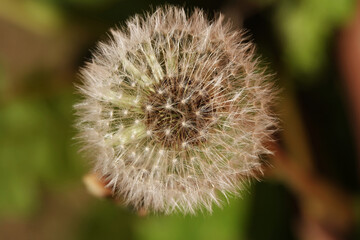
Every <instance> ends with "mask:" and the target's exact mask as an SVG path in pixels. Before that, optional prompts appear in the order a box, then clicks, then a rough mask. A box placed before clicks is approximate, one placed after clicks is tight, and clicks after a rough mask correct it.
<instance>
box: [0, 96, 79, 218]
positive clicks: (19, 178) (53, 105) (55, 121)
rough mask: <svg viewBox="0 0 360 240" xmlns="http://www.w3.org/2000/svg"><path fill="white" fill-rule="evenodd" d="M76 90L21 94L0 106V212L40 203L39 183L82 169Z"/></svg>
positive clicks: (22, 209)
mask: <svg viewBox="0 0 360 240" xmlns="http://www.w3.org/2000/svg"><path fill="white" fill-rule="evenodd" d="M72 98H73V97H72V95H71V94H68V93H64V94H63V95H60V96H55V97H51V98H49V99H29V98H24V99H19V100H17V101H14V102H11V103H9V104H6V105H4V106H3V107H2V108H1V109H0V115H1V118H0V132H1V135H0V146H1V147H0V189H1V195H2V197H1V198H0V216H1V215H3V214H4V213H5V214H11V213H18V214H20V215H22V214H27V213H29V212H31V211H32V210H34V209H36V207H37V206H38V204H41V202H40V200H39V197H40V195H39V194H40V192H39V189H40V186H46V187H48V188H52V187H55V186H56V184H58V183H61V182H62V183H64V182H66V181H69V180H70V179H71V178H73V177H75V176H79V174H80V172H81V161H80V159H79V157H77V154H76V150H75V148H74V146H73V145H74V144H73V142H72V140H71V135H72V134H73V133H72V132H73V130H72V128H71V124H70V121H71V114H72V110H71V108H72V107H71V106H72Z"/></svg>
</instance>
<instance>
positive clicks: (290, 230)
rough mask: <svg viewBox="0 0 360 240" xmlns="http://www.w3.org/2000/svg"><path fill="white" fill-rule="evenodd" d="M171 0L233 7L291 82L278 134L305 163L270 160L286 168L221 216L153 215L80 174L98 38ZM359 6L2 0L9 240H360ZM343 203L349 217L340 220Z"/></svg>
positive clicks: (1, 151) (0, 87)
mask: <svg viewBox="0 0 360 240" xmlns="http://www.w3.org/2000/svg"><path fill="white" fill-rule="evenodd" d="M165 3H168V4H176V5H180V6H185V7H189V8H191V7H193V6H197V7H201V8H203V9H205V10H206V11H207V12H208V13H209V15H210V16H212V15H213V14H214V12H219V11H221V12H223V13H224V14H225V15H226V16H227V17H228V18H230V19H231V20H232V21H233V23H234V27H238V28H241V27H244V28H246V29H248V30H249V35H251V37H252V39H253V40H254V42H256V44H257V46H258V48H257V52H258V54H259V55H261V56H262V57H263V59H264V60H265V62H266V63H267V65H268V67H269V71H270V72H276V73H277V74H276V75H275V77H274V78H275V80H274V81H276V85H278V86H280V87H281V88H282V89H283V90H282V93H281V95H282V96H281V98H280V101H279V106H278V107H277V109H278V110H277V111H278V112H279V114H280V116H281V119H282V130H281V131H280V133H279V134H278V136H277V139H278V143H279V146H280V148H281V149H282V150H281V151H282V152H283V153H285V154H286V156H287V157H286V159H287V161H288V162H290V163H294V164H295V165H294V167H292V168H289V167H288V165H286V164H285V165H284V164H283V165H281V166H279V167H278V163H277V161H280V160H277V159H276V157H275V159H272V160H269V161H270V163H271V164H272V165H273V166H274V167H273V168H271V169H270V170H269V171H267V172H266V174H265V177H264V179H263V180H262V181H261V182H256V181H254V182H253V184H251V186H249V187H248V191H246V192H243V194H242V198H241V199H230V202H229V204H225V205H224V207H223V208H222V209H220V208H217V207H216V208H215V211H214V213H213V214H212V215H210V214H199V216H186V217H185V216H182V215H175V216H153V215H150V216H145V217H141V216H138V215H137V214H136V213H134V212H132V211H131V210H130V209H127V208H125V207H121V206H118V205H117V204H114V203H113V202H112V201H110V200H105V199H97V198H94V197H92V196H91V195H90V194H89V193H87V191H86V189H85V187H84V185H83V183H82V176H83V175H84V174H86V173H87V172H88V171H89V170H90V166H89V165H88V163H87V161H86V159H84V158H83V157H82V156H81V155H80V154H78V153H77V151H78V148H79V146H78V145H77V144H76V142H75V141H74V140H73V139H72V138H73V137H74V135H75V134H76V130H75V129H74V128H73V124H74V116H73V112H74V111H73V109H72V105H73V104H74V103H75V102H76V100H77V98H78V96H76V94H74V83H76V82H78V81H79V78H78V69H79V67H81V66H82V64H83V63H84V61H86V60H88V59H89V58H90V56H91V52H90V50H91V49H94V47H95V44H96V42H97V41H99V40H102V39H105V38H106V36H107V30H108V29H109V28H110V27H113V26H115V25H121V24H123V23H124V21H125V20H126V19H127V18H128V17H129V16H131V15H133V14H135V13H142V12H144V11H147V10H151V9H154V7H156V6H158V5H163V4H165ZM356 6H357V2H356V1H355V0H252V1H251V0H227V1H214V0H193V1H188V2H182V1H167V2H163V1H151V2H148V1H144V0H142V1H141V0H140V1H138V0H132V1H128V0H16V1H15V0H0V239H6V240H7V239H21V240H22V239H40V240H42V239H89V240H91V239H149V240H150V239H154V240H157V239H159V240H162V239H164V240H165V239H166V240H167V239H179V240H180V239H208V240H212V239H214V240H215V239H216V240H235V239H247V240H272V239H274V240H281V239H314V240H322V239H324V240H325V239H360V235H359V232H357V229H358V228H359V227H360V224H359V223H360V214H359V213H360V197H359V190H360V186H359V154H358V153H359V147H358V146H359V139H360V138H359V134H358V130H357V129H359V128H358V127H359V126H360V122H359V120H360V119H358V118H357V117H356V116H357V113H359V111H358V109H359V108H358V107H359V106H360V105H359V104H358V101H357V99H358V98H357V97H356V96H357V94H356V93H357V92H358V93H359V95H360V87H359V86H357V82H359V83H360V77H359V74H358V75H356V73H352V70H356V66H357V65H358V68H360V60H359V61H358V62H356V59H359V56H360V52H359V51H358V50H359V48H360V38H355V37H353V38H351V36H354V35H356V34H352V33H354V32H356V29H359V30H360V24H357V25H356V24H355V25H354V24H352V25H351V23H352V22H354V21H355V20H354V19H359V18H358V17H357V18H356V16H358V15H359V14H360V12H359V11H357V10H356V9H357V7H356ZM357 22H359V21H357ZM353 25H354V26H355V27H351V26H353ZM356 36H359V34H358V35H356ZM354 38H355V39H357V40H355V41H351V39H354ZM349 39H350V40H349ZM347 41H348V42H350V43H351V42H352V43H354V48H352V47H349V46H350V43H348V42H347ZM349 49H350V50H349ZM356 49H357V50H356ZM351 54H352V55H351ZM350 55H351V56H352V57H351V56H350ZM353 55H354V56H353ZM356 57H357V58H356ZM348 59H350V60H348ZM351 59H352V61H353V62H354V61H355V63H357V65H356V64H355V67H351V66H354V65H351ZM354 59H355V60H354ZM349 66H350V67H349ZM349 79H350V80H349ZM356 87H358V88H356ZM357 90H358V91H357ZM281 163H283V162H281ZM309 175H310V176H309ZM297 176H300V177H297ZM309 179H310V180H309ZM314 179H315V180H314ZM318 179H321V181H320V180H319V181H318ZM313 182H315V183H313ZM324 182H325V183H324ZM318 185H319V186H320V187H314V189H315V190H314V189H313V188H312V186H318ZM323 186H325V187H323ZM328 188H329V189H331V190H327V189H328ZM322 189H325V190H322ZM334 189H335V190H334ZM323 192H325V193H324V194H322V193H323ZM334 192H335V194H334ZM338 192H340V193H339V194H338ZM328 195H329V196H328ZM318 196H320V197H318ZM322 196H328V197H322ZM338 196H344V198H340V197H339V199H337V197H338ZM304 199H305V200H304ZM309 199H310V200H309ZM327 199H331V201H329V202H327ZM333 199H335V200H334V204H332V200H333ZM343 199H345V200H343ZM316 204H318V205H319V206H320V207H314V206H317V205H316ZM343 208H344V209H345V210H342V209H343ZM319 209H320V210H319ZM321 209H324V210H321ZM334 209H335V210H334ZM332 211H334V212H335V213H334V214H335V215H331V214H330V215H329V216H333V217H334V218H335V219H336V218H337V216H338V215H339V216H340V217H338V219H343V218H344V219H345V220H344V221H343V222H341V221H340V220H339V222H341V223H339V224H337V223H333V222H332V221H328V219H326V216H328V215H326V214H327V213H329V212H332ZM337 212H339V213H337ZM336 214H338V215H336ZM324 216H325V217H324ZM342 216H344V217H343V218H342ZM357 237H358V238H357Z"/></svg>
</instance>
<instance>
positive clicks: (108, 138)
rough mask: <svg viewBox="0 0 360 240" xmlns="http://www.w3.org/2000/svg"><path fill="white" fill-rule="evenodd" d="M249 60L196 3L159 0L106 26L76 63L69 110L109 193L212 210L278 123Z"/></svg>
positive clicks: (132, 201) (251, 168) (247, 170)
mask: <svg viewBox="0 0 360 240" xmlns="http://www.w3.org/2000/svg"><path fill="white" fill-rule="evenodd" d="M257 59H258V58H256V56H254V46H253V44H252V43H251V42H249V41H248V39H247V38H246V37H245V36H244V33H243V32H241V31H235V30H232V28H231V27H230V25H229V24H228V23H227V22H225V21H224V18H223V17H222V16H221V15H219V16H218V17H217V18H215V19H214V20H212V21H210V20H208V19H207V16H206V15H205V14H204V12H203V11H202V10H199V9H195V10H194V11H193V12H192V13H191V14H187V13H186V12H185V10H184V9H182V8H178V7H172V6H167V7H163V8H158V9H157V10H156V11H155V12H154V13H152V14H146V15H145V17H141V16H139V15H136V16H135V17H133V18H132V19H130V20H128V21H127V23H126V27H125V28H123V29H122V30H120V29H113V30H111V39H110V40H109V41H108V42H105V43H99V45H98V48H97V51H96V52H95V53H94V54H93V58H92V61H91V62H88V63H87V65H86V66H85V67H84V68H83V69H82V71H81V73H82V84H81V85H79V86H78V89H79V91H80V93H81V95H82V96H83V99H82V100H81V102H80V103H78V104H76V105H75V109H76V111H77V115H78V123H77V127H78V129H79V136H80V138H81V139H82V141H83V142H84V151H87V152H90V153H91V155H90V156H91V157H92V158H93V161H94V169H95V171H97V172H98V173H100V174H101V175H102V176H103V177H104V178H106V179H107V180H109V182H110V183H111V184H112V187H113V189H114V195H115V196H117V197H119V198H120V197H121V198H123V199H125V202H126V204H129V205H131V206H133V207H134V208H145V209H148V210H150V211H154V212H163V213H166V214H169V213H171V212H173V211H181V212H183V213H195V212H196V211H197V210H199V209H207V210H208V211H211V210H212V207H213V204H217V205H219V204H220V203H221V201H220V194H219V193H222V194H225V195H226V196H227V195H229V194H235V193H238V192H239V191H240V190H241V189H242V188H243V187H244V184H243V183H244V182H245V181H246V180H247V179H248V178H250V177H252V176H253V174H254V172H255V170H259V169H260V168H261V164H260V160H259V158H260V157H259V156H261V155H263V154H269V153H271V151H270V150H269V149H268V148H267V145H266V144H265V142H267V141H270V140H271V134H272V133H273V131H274V130H275V129H276V125H277V119H276V118H275V116H274V114H273V113H272V112H271V106H272V104H273V99H274V97H275V94H274V92H275V91H274V88H273V87H272V84H271V83H270V81H269V78H268V77H267V76H266V75H265V74H264V69H261V68H260V67H259V66H258V60H257ZM119 159H121V161H120V160H119ZM115 163H116V164H115ZM114 164H115V166H117V167H114Z"/></svg>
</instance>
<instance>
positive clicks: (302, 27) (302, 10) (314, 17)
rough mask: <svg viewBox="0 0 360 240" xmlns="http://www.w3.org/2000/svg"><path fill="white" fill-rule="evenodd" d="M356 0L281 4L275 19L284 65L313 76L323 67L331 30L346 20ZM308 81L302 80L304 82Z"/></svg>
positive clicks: (314, 0)
mask: <svg viewBox="0 0 360 240" xmlns="http://www.w3.org/2000/svg"><path fill="white" fill-rule="evenodd" d="M355 3H356V1H355V0H300V1H281V2H280V3H278V10H277V12H276V17H275V26H277V28H278V30H279V33H280V37H281V41H282V42H283V43H284V56H283V58H284V62H285V64H286V65H287V66H288V67H289V68H290V69H291V70H292V71H295V72H298V73H300V74H306V75H308V74H313V73H315V72H317V71H319V70H320V69H321V67H323V65H324V62H325V61H326V58H327V57H328V55H327V53H326V50H327V47H328V41H329V38H330V37H331V36H332V34H333V33H334V30H335V29H336V28H337V27H338V26H339V25H340V24H342V23H344V21H346V20H347V19H348V18H349V16H351V13H352V11H353V9H354V6H355ZM306 80H307V78H303V81H306Z"/></svg>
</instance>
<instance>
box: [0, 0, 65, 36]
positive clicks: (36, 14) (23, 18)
mask: <svg viewBox="0 0 360 240" xmlns="http://www.w3.org/2000/svg"><path fill="white" fill-rule="evenodd" d="M0 17H2V18H5V19H7V20H9V21H11V22H14V23H16V24H18V25H20V26H22V27H24V28H26V29H28V30H30V31H32V32H36V33H37V34H46V33H49V32H52V31H55V30H58V29H59V27H61V26H62V24H63V20H64V19H63V17H62V15H61V12H60V11H59V9H58V8H57V7H56V6H55V5H51V4H49V2H48V1H42V0H18V1H13V0H1V7H0Z"/></svg>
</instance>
